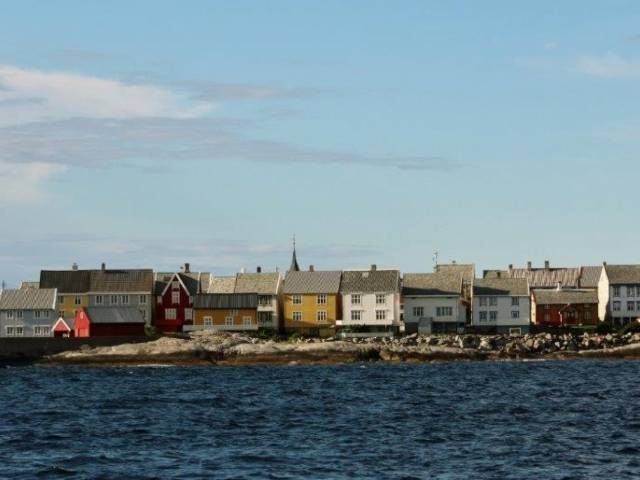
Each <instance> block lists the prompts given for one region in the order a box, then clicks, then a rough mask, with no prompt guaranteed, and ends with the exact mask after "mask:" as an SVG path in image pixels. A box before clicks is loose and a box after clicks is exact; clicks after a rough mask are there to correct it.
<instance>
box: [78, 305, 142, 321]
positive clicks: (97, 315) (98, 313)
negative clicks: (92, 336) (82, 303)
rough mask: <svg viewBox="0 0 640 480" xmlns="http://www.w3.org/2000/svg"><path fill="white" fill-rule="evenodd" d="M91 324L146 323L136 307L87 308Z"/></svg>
mask: <svg viewBox="0 0 640 480" xmlns="http://www.w3.org/2000/svg"><path fill="white" fill-rule="evenodd" d="M85 310H86V312H87V315H88V316H89V321H90V322H91V323H145V321H144V318H142V314H141V313H140V310H138V309H137V308H136V307H86V308H85Z"/></svg>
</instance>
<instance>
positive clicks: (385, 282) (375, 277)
mask: <svg viewBox="0 0 640 480" xmlns="http://www.w3.org/2000/svg"><path fill="white" fill-rule="evenodd" d="M340 290H341V291H342V292H344V293H376V292H399V291H400V272H399V271H398V270H348V271H345V272H342V284H341V286H340Z"/></svg>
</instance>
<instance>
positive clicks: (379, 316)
mask: <svg viewBox="0 0 640 480" xmlns="http://www.w3.org/2000/svg"><path fill="white" fill-rule="evenodd" d="M386 319H387V311H386V310H376V320H386Z"/></svg>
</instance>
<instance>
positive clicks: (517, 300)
mask: <svg viewBox="0 0 640 480" xmlns="http://www.w3.org/2000/svg"><path fill="white" fill-rule="evenodd" d="M518 305H520V298H519V297H511V306H512V307H517V306H518Z"/></svg>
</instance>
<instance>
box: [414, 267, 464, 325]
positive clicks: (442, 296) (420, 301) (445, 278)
mask: <svg viewBox="0 0 640 480" xmlns="http://www.w3.org/2000/svg"><path fill="white" fill-rule="evenodd" d="M402 295H403V297H404V324H405V331H406V332H407V333H421V334H431V333H457V332H461V331H462V330H463V329H464V326H465V321H466V318H467V307H466V301H465V299H464V286H463V277H462V275H461V274H460V273H459V272H436V273H406V274H405V275H404V276H403V278H402Z"/></svg>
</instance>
